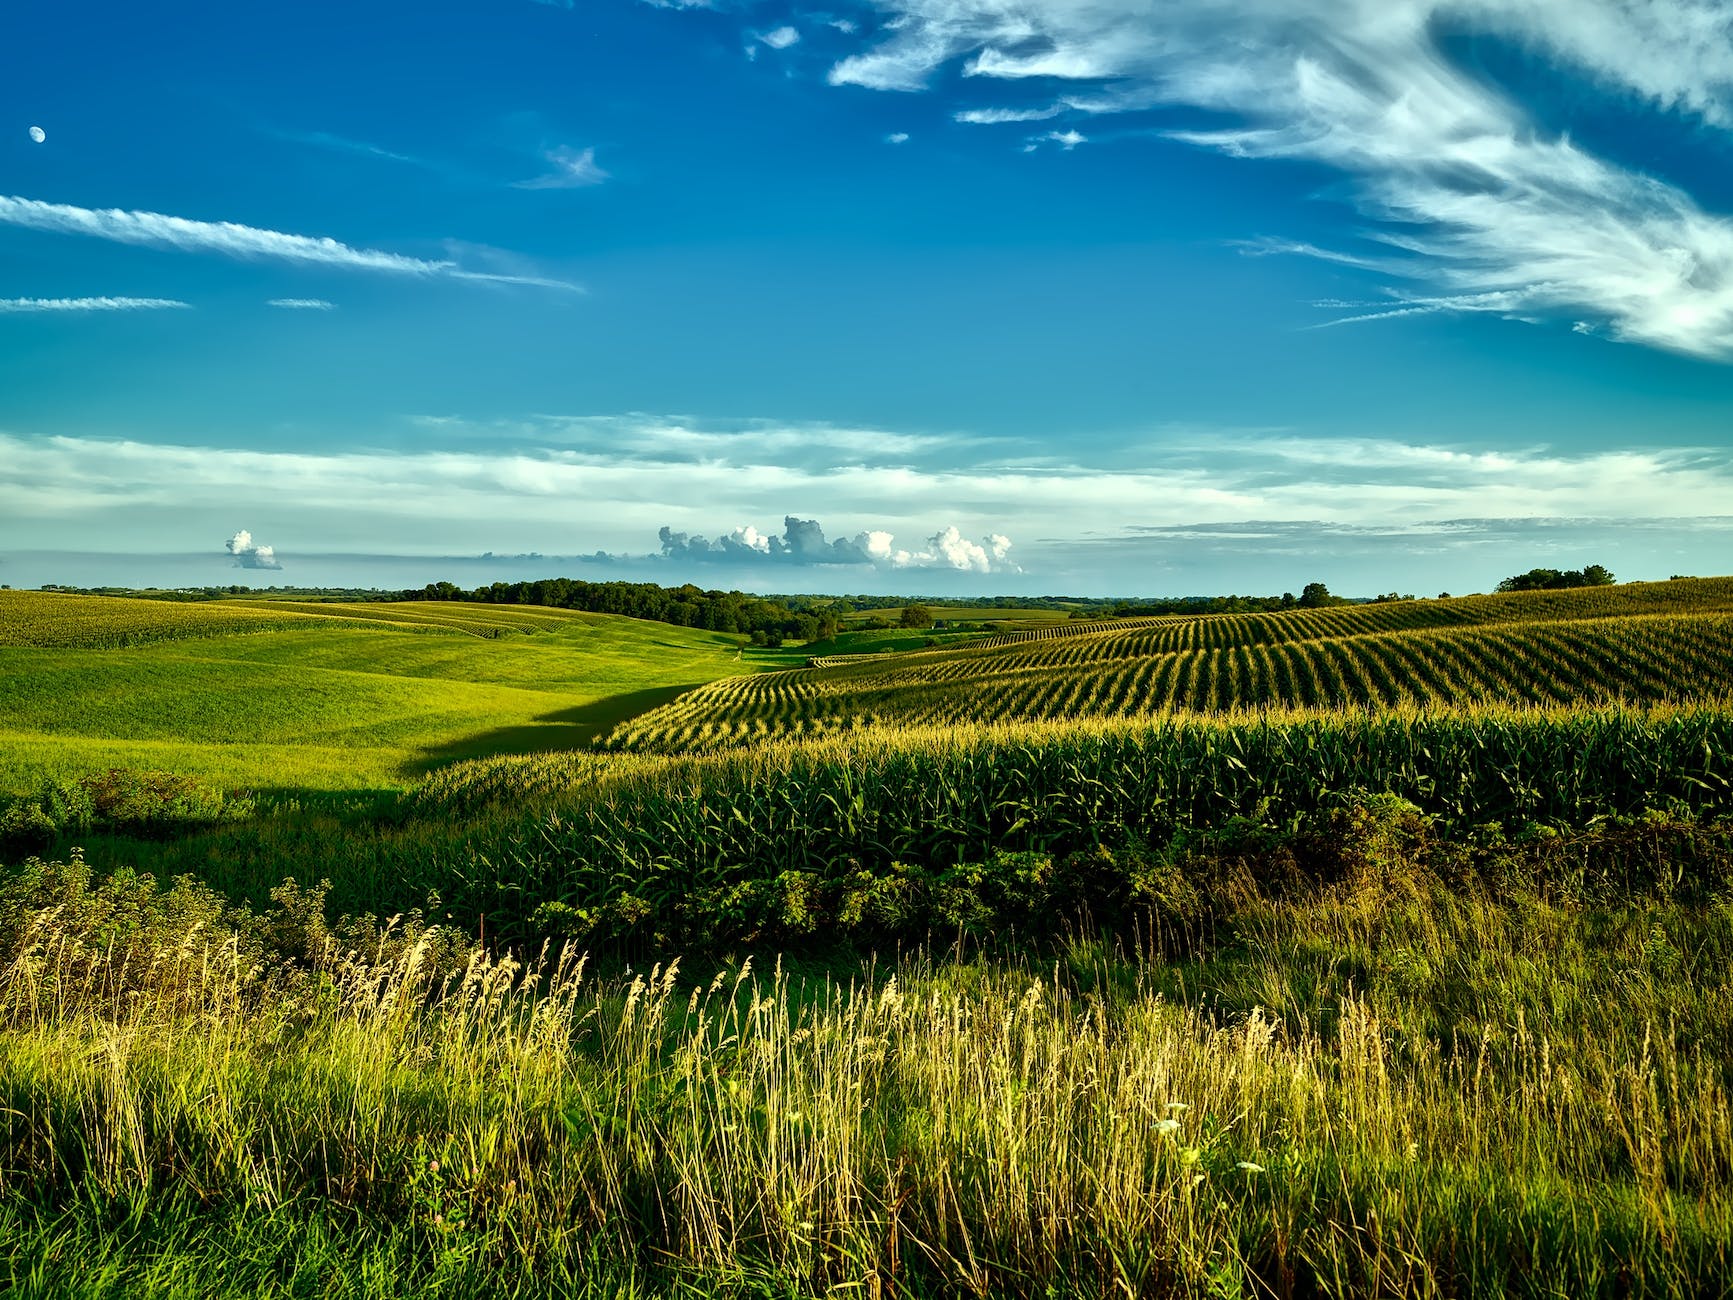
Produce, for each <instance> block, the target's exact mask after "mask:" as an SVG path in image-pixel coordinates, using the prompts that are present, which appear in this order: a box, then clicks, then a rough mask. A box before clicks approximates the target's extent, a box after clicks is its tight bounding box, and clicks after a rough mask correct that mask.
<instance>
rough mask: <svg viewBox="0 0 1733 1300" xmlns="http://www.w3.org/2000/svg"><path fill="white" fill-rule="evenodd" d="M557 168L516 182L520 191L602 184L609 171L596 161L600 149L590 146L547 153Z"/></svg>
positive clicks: (515, 185) (551, 163)
mask: <svg viewBox="0 0 1733 1300" xmlns="http://www.w3.org/2000/svg"><path fill="white" fill-rule="evenodd" d="M543 157H544V158H546V159H547V161H548V163H549V165H550V166H552V168H553V170H552V171H550V172H547V173H545V174H544V175H541V176H532V177H531V178H530V179H529V180H526V181H513V182H512V184H513V186H514V188H516V189H520V190H575V189H582V188H584V187H585V186H589V185H600V184H602V182H604V181H606V180H607V179H608V173H607V172H606V171H604V170H602V168H601V166H600V165H598V164H597V162H596V151H595V149H594V148H588V149H567V148H565V147H563V146H562V147H560V148H558V149H550V150H548V152H547V153H545V154H544V155H543Z"/></svg>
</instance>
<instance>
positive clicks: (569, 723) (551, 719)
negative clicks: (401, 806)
mask: <svg viewBox="0 0 1733 1300" xmlns="http://www.w3.org/2000/svg"><path fill="white" fill-rule="evenodd" d="M695 685H697V683H691V684H688V685H684V686H657V687H652V688H651V689H649V690H643V691H627V692H625V693H624V694H621V695H610V696H607V697H606V698H605V699H600V700H593V701H591V702H590V703H589V704H580V705H578V706H576V707H575V708H570V709H561V710H559V711H558V712H555V713H544V714H542V715H541V716H540V717H538V718H537V719H536V720H535V721H534V722H526V723H521V724H519V725H518V726H514V727H495V728H493V729H492V730H491V731H478V732H476V733H475V734H474V735H471V736H462V737H460V738H458V739H457V740H453V741H449V742H447V743H446V744H443V745H435V746H432V747H430V748H428V749H424V750H422V751H421V757H420V758H419V759H418V760H417V761H416V762H415V763H413V764H411V765H409V768H408V770H409V771H411V772H413V773H414V774H415V775H417V776H422V775H425V774H426V773H428V772H431V771H434V770H436V769H437V768H441V767H444V766H445V765H446V764H447V763H455V762H459V761H460V760H462V759H466V758H491V757H492V756H493V755H495V754H547V753H553V752H556V751H559V750H567V749H588V748H589V747H590V746H591V745H592V744H594V743H595V742H596V741H597V740H599V739H600V738H601V737H603V736H606V735H607V734H608V733H609V732H610V731H612V730H613V729H614V728H615V727H617V726H619V725H620V724H621V723H622V722H625V721H627V720H628V719H630V718H635V717H637V716H638V715H639V714H640V713H647V712H649V711H650V710H651V709H654V708H659V707H660V706H662V705H664V704H666V703H668V702H669V701H670V700H673V699H677V698H678V697H680V696H682V695H684V694H685V693H686V692H687V691H689V690H692V689H693V687H694V686H695Z"/></svg>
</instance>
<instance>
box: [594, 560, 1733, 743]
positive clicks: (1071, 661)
mask: <svg viewBox="0 0 1733 1300" xmlns="http://www.w3.org/2000/svg"><path fill="white" fill-rule="evenodd" d="M1730 688H1733V581H1728V580H1724V579H1713V580H1709V579H1705V580H1693V581H1680V582H1671V583H1651V584H1632V585H1629V586H1625V587H1617V588H1602V589H1596V590H1586V591H1562V592H1539V593H1524V594H1520V595H1505V596H1479V597H1468V598H1463V599H1457V600H1436V601H1432V600H1428V601H1394V602H1390V603H1386V604H1373V605H1344V606H1336V607H1330V608H1323V609H1315V610H1293V611H1286V612H1281V613H1267V614H1217V615H1204V616H1199V617H1183V616H1171V617H1160V618H1147V619H1128V620H1117V621H1111V622H1092V623H1056V624H1054V625H1052V626H1050V627H1044V628H1036V629H1031V630H1026V631H1020V632H1009V633H1004V634H1002V635H997V636H992V637H988V638H986V639H984V640H981V641H978V642H975V643H973V644H970V645H966V646H961V647H957V648H934V649H928V650H915V651H904V652H901V653H896V654H888V655H885V654H880V655H861V656H854V657H851V656H848V655H841V654H839V655H827V656H824V657H821V658H818V659H816V660H815V661H814V663H813V665H812V666H810V667H807V668H804V669H798V670H791V671H784V672H778V673H772V674H768V675H764V676H760V677H753V678H737V679H729V680H725V681H718V682H715V683H713V684H711V685H709V686H706V687H704V688H702V689H700V690H696V691H693V692H691V693H689V694H687V695H684V696H682V697H681V698H680V699H679V700H677V701H673V702H671V703H669V704H667V705H664V706H661V707H660V708H657V709H655V710H653V711H650V712H648V713H645V714H643V715H641V716H639V717H637V718H634V719H633V720H632V721H631V723H629V724H628V725H626V726H623V727H621V728H620V729H618V730H617V731H616V732H614V733H613V735H612V737H611V743H613V744H614V745H616V746H619V747H621V748H632V749H648V750H662V751H679V750H684V749H693V748H700V749H701V748H707V747H713V746H726V745H730V744H737V743H742V742H745V741H751V740H759V739H763V738H764V737H766V736H800V735H817V734H829V733H833V732H837V731H851V730H858V729H861V728H871V727H909V726H914V727H934V726H954V725H959V724H977V723H982V722H1036V721H1044V722H1063V721H1066V720H1070V719H1079V718H1111V717H1125V718H1132V717H1148V716H1153V715H1157V714H1164V713H1179V712H1184V713H1194V714H1206V715H1209V714H1239V713H1246V712H1257V711H1260V710H1267V709H1277V710H1289V711H1292V710H1307V709H1341V708H1370V709H1387V708H1399V707H1425V708H1434V709H1437V708H1443V709H1455V708H1463V707H1489V706H1544V707H1558V706H1571V705H1576V704H1604V703H1610V702H1625V703H1634V704H1646V703H1661V702H1670V701H1681V700H1702V699H1718V698H1720V697H1721V696H1722V695H1724V694H1725V693H1726V692H1727V691H1728V690H1729V689H1730Z"/></svg>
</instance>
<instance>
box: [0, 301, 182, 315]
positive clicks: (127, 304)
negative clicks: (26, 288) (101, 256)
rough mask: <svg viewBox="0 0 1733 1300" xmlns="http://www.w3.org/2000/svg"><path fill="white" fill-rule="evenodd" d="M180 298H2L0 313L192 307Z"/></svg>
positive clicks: (151, 309)
mask: <svg viewBox="0 0 1733 1300" xmlns="http://www.w3.org/2000/svg"><path fill="white" fill-rule="evenodd" d="M191 306H192V304H191V303H190V302H182V301H180V299H178V298H0V312H7V313H17V312H80V311H159V310H162V309H165V308H171V307H191Z"/></svg>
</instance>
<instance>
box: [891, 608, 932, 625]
mask: <svg viewBox="0 0 1733 1300" xmlns="http://www.w3.org/2000/svg"><path fill="white" fill-rule="evenodd" d="M897 623H898V625H899V626H901V627H913V628H926V627H931V626H932V625H933V611H932V610H930V609H928V608H927V607H926V606H925V605H904V606H903V614H902V617H901V618H899V619H898V620H897Z"/></svg>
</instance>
